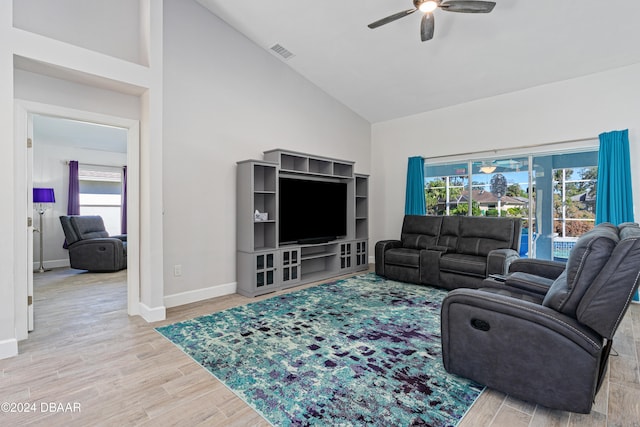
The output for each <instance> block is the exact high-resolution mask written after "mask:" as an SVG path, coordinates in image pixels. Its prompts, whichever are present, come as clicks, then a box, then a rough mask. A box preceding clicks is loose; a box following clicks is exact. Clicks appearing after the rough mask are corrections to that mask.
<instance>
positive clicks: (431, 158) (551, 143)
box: [422, 136, 598, 160]
mask: <svg viewBox="0 0 640 427" xmlns="http://www.w3.org/2000/svg"><path fill="white" fill-rule="evenodd" d="M594 139H595V140H597V139H598V137H597V136H594V137H591V138H577V139H566V140H564V141H557V142H544V143H541V144H530V145H520V146H518V147H513V148H497V149H495V150H485V151H470V152H468V153H456V154H446V155H443V156H422V158H424V159H427V160H434V159H444V158H449V157H461V156H474V155H475V156H477V155H479V154H484V153H486V154H498V153H499V152H502V151H509V150H520V149H523V148H538V147H548V146H551V145H558V144H570V143H572V142H583V141H592V140H594Z"/></svg>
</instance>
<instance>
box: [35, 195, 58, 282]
mask: <svg viewBox="0 0 640 427" xmlns="http://www.w3.org/2000/svg"><path fill="white" fill-rule="evenodd" d="M55 202H56V197H55V195H54V194H53V188H34V189H33V207H34V209H35V210H36V211H38V215H40V224H38V225H39V226H40V228H39V229H38V230H36V231H38V232H39V233H40V268H38V269H37V270H36V271H35V272H36V273H44V272H45V271H49V270H45V268H44V257H43V246H42V235H43V234H44V229H43V227H44V223H43V222H42V215H44V213H45V211H46V210H47V209H49V207H50V205H51V204H53V203H55Z"/></svg>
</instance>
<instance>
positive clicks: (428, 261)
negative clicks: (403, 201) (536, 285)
mask: <svg viewBox="0 0 640 427" xmlns="http://www.w3.org/2000/svg"><path fill="white" fill-rule="evenodd" d="M521 226H522V222H521V219H520V218H511V217H504V218H487V217H473V216H433V215H427V216H421V215H406V216H405V217H404V221H403V224H402V233H401V237H400V240H383V241H380V242H377V243H376V246H375V261H376V264H375V268H376V274H378V275H380V276H384V277H387V278H389V279H393V280H399V281H403V282H411V283H418V284H424V285H432V286H439V287H443V288H447V289H455V288H460V287H466V288H477V287H479V286H480V285H481V284H482V281H483V280H484V279H485V278H486V277H487V276H488V275H489V274H506V273H507V271H508V268H509V264H511V262H512V261H513V260H515V259H518V258H519V250H520V235H521Z"/></svg>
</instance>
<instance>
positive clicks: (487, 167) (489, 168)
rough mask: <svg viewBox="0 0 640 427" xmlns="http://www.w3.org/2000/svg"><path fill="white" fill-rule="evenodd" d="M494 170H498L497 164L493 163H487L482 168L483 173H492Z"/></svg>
mask: <svg viewBox="0 0 640 427" xmlns="http://www.w3.org/2000/svg"><path fill="white" fill-rule="evenodd" d="M494 170H496V166H492V165H485V166H482V167H481V168H480V172H482V173H492V172H493V171H494Z"/></svg>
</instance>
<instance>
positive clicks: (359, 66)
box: [197, 0, 640, 123]
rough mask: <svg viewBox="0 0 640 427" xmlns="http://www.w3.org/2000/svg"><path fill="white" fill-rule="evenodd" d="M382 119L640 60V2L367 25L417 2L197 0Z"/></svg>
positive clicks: (530, 4) (526, 6)
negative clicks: (425, 24) (423, 26)
mask: <svg viewBox="0 0 640 427" xmlns="http://www.w3.org/2000/svg"><path fill="white" fill-rule="evenodd" d="M197 1H198V2H199V3H201V4H202V5H203V6H205V7H207V8H208V9H209V10H211V11H212V12H213V13H214V14H216V15H218V16H219V17H220V18H222V19H223V20H224V21H226V22H227V23H229V24H230V25H231V26H232V27H234V28H235V29H237V30H238V31H239V32H241V33H243V34H245V35H246V36H247V37H248V38H249V39H250V40H252V41H253V42H255V43H256V44H257V45H259V46H261V47H263V48H265V49H267V50H268V49H269V48H270V47H271V46H273V45H274V44H276V43H279V44H280V45H282V46H283V47H285V48H286V49H288V50H289V51H291V52H292V53H294V55H295V56H294V57H292V58H290V59H289V60H287V61H286V63H287V64H288V65H289V66H290V67H291V68H293V69H294V70H296V71H297V72H298V73H300V74H302V75H303V76H305V77H306V78H307V79H309V80H310V81H311V82H313V83H315V84H316V85H317V86H319V87H320V88H321V89H323V90H324V91H325V92H327V93H328V94H330V95H331V96H333V97H334V98H336V99H338V100H339V101H341V102H342V103H344V104H345V105H347V106H348V107H349V108H351V109H352V110H353V111H355V112H356V113H358V114H360V115H361V116H362V117H364V118H365V119H367V120H369V121H370V122H372V123H375V122H380V121H385V120H389V119H393V118H397V117H403V116H407V115H412V114H416V113H420V112H424V111H429V110H433V109H438V108H442V107H446V106H451V105H455V104H460V103H464V102H469V101H473V100H476V99H480V98H486V97H490V96H495V95H499V94H503V93H507V92H513V91H517V90H521V89H525V88H529V87H533V86H538V85H542V84H546V83H551V82H557V81H561V80H566V79H571V78H575V77H578V76H583V75H587V74H591V73H596V72H599V71H604V70H607V69H612V68H618V67H621V66H625V65H630V64H634V63H638V62H640V23H639V21H638V19H639V17H640V2H639V1H633V0H608V1H602V0H553V1H552V0H536V1H534V0H495V1H496V7H495V8H494V10H493V12H491V13H490V14H462V13H452V12H446V11H443V10H440V9H438V10H436V11H435V12H434V16H435V36H434V38H433V39H432V40H430V41H427V42H424V43H423V42H421V41H420V36H419V27H420V18H421V13H420V12H416V13H414V14H412V15H409V16H407V17H404V18H402V19H400V20H398V21H395V22H392V23H389V24H387V25H384V26H382V27H379V28H377V29H374V30H371V29H369V28H367V24H369V23H371V22H374V21H377V20H378V19H381V18H384V17H386V16H388V15H391V14H393V13H396V12H400V11H402V10H407V9H411V8H412V7H413V3H412V0H360V1H354V0H349V1H344V0H323V1H320V2H318V1H314V2H311V1H310V0H270V1H265V0H243V1H229V0H197Z"/></svg>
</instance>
